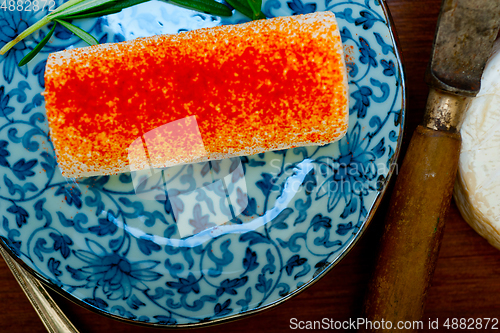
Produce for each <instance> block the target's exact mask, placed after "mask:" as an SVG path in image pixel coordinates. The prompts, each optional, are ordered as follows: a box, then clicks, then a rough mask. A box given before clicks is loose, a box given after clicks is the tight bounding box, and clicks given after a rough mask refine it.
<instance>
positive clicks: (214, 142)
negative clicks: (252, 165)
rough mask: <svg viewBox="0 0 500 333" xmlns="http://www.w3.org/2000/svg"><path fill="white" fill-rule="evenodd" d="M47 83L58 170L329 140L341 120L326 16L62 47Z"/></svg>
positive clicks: (335, 57)
mask: <svg viewBox="0 0 500 333" xmlns="http://www.w3.org/2000/svg"><path fill="white" fill-rule="evenodd" d="M45 83H46V89H45V93H44V96H45V100H46V109H47V117H48V121H49V126H50V135H51V139H52V142H53V144H54V148H55V152H56V155H57V161H58V164H59V167H60V168H61V170H62V174H63V176H65V177H75V178H76V177H86V176H95V175H107V174H116V173H120V172H126V171H134V170H143V169H147V168H151V167H152V168H163V167H168V166H172V165H177V164H185V163H193V162H202V161H209V160H219V159H224V158H229V157H233V156H243V155H252V154H256V153H262V152H265V151H270V150H279V149H287V148H293V147H297V146H304V145H324V144H327V143H330V142H333V141H336V140H338V139H340V138H341V137H342V136H344V134H345V133H346V131H347V126H348V116H349V111H348V100H349V98H348V82H347V71H346V66H345V63H344V54H343V47H342V43H341V38H340V33H339V28H338V26H337V22H336V19H335V15H334V14H333V13H331V12H319V13H313V14H307V15H299V16H293V17H278V18H273V19H269V20H259V21H253V22H249V23H245V24H239V25H228V26H218V27H215V28H208V29H199V30H195V31H190V32H185V33H180V34H174V35H158V36H153V37H147V38H138V39H135V40H132V41H126V42H122V43H116V44H103V45H97V46H91V47H85V48H78V49H72V50H66V51H61V52H57V53H53V54H51V55H50V56H49V59H48V62H47V67H46V71H45Z"/></svg>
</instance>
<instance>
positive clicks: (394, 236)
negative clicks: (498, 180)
mask: <svg viewBox="0 0 500 333" xmlns="http://www.w3.org/2000/svg"><path fill="white" fill-rule="evenodd" d="M460 144H461V140H460V135H459V134H457V133H450V132H445V131H435V130H431V129H428V128H426V127H423V126H419V127H418V128H417V130H416V131H415V133H414V134H413V137H412V139H411V141H410V146H409V148H408V151H407V153H406V156H405V159H404V161H403V165H402V167H401V169H400V170H399V174H398V178H397V181H396V184H395V188H394V191H393V194H392V197H391V204H390V212H389V213H388V215H387V219H386V224H385V230H384V235H383V237H382V239H381V249H380V255H379V258H378V262H377V266H376V268H375V271H374V276H373V278H372V281H371V283H370V286H369V290H368V293H367V297H366V299H365V304H364V318H365V319H367V320H370V321H381V320H382V319H383V320H384V321H386V322H387V321H391V323H392V330H387V331H394V332H396V331H400V330H398V329H397V327H396V325H397V323H398V322H399V321H407V320H409V321H418V320H421V317H422V315H423V309H424V302H425V298H426V294H427V289H428V286H429V284H430V279H431V277H432V274H433V271H434V268H435V263H436V259H437V256H438V252H439V245H440V242H441V238H442V237H441V236H442V231H443V227H444V216H445V213H446V210H447V209H448V206H449V203H450V200H451V194H452V190H453V184H454V181H455V175H456V172H457V165H458V157H459V154H460ZM387 326H388V325H387ZM359 328H360V331H375V329H373V330H370V329H369V328H370V327H369V325H365V326H361V327H359ZM377 331H378V332H380V331H381V330H380V329H378V330H377ZM405 332H406V330H405Z"/></svg>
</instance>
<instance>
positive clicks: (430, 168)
mask: <svg viewBox="0 0 500 333" xmlns="http://www.w3.org/2000/svg"><path fill="white" fill-rule="evenodd" d="M499 26H500V1H498V0H475V1H471V0H443V2H442V5H441V12H440V14H439V18H438V24H437V28H436V34H435V37H434V44H433V48H432V53H431V60H430V62H429V66H428V68H427V72H426V82H427V84H428V85H429V86H430V91H429V97H428V100H427V106H426V113H425V116H424V120H423V123H422V125H420V126H418V127H417V129H416V131H415V132H414V134H413V136H412V139H411V141H410V145H409V147H408V150H407V152H406V155H405V158H404V160H403V164H402V166H401V168H400V172H399V175H398V178H397V181H396V184H395V188H394V190H393V192H392V193H393V194H392V197H391V202H390V206H389V207H390V208H389V213H388V214H387V217H386V221H385V229H384V234H383V236H382V238H381V243H380V250H379V257H378V261H377V264H376V267H375V270H374V273H373V277H372V279H371V281H370V284H369V287H368V291H367V294H366V297H365V302H364V307H363V315H362V317H363V319H365V321H364V322H368V321H370V322H372V323H374V322H378V327H375V326H376V325H361V326H360V327H358V328H359V330H360V331H375V330H376V331H399V330H398V328H397V323H398V322H400V321H409V322H418V321H420V320H421V318H422V315H423V310H424V304H425V298H426V294H427V290H428V286H429V284H430V280H431V277H432V274H433V272H434V268H435V263H436V259H437V256H438V253H439V245H440V241H441V238H442V234H443V227H444V216H445V213H446V211H447V209H448V206H449V203H450V200H451V194H452V189H453V184H454V181H455V175H456V172H457V165H458V157H459V153H460V144H461V139H460V134H459V130H460V125H461V121H462V116H463V113H464V109H465V108H466V106H467V103H468V102H469V100H470V99H471V98H473V97H474V96H475V95H476V94H477V93H478V92H479V89H480V85H481V75H482V72H483V70H484V67H485V65H486V61H487V59H488V57H489V55H490V52H491V49H492V46H493V43H494V41H495V38H496V37H497V34H498V29H499ZM382 320H384V321H385V323H387V325H386V326H385V327H384V328H385V330H384V329H381V328H382V327H381V326H380V323H381V321H382ZM388 322H391V325H392V327H391V328H389V327H388V326H389V324H388ZM360 323H363V321H360ZM376 324H377V323H376ZM376 328H378V329H376ZM413 328H414V329H418V328H420V329H422V327H418V325H413Z"/></svg>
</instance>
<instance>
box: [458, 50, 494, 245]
mask: <svg viewBox="0 0 500 333" xmlns="http://www.w3.org/2000/svg"><path fill="white" fill-rule="evenodd" d="M460 133H461V136H462V148H461V152H460V160H459V166H458V174H457V179H456V182H455V188H454V198H455V201H456V203H457V206H458V208H459V210H460V213H461V214H462V216H463V218H464V219H465V220H466V221H467V223H469V224H470V225H471V227H472V228H474V230H476V231H477V232H478V233H479V234H480V235H481V236H483V237H484V238H486V239H487V240H488V241H489V242H490V244H492V245H493V246H495V247H496V248H498V249H500V43H499V42H497V44H496V45H495V47H494V49H493V53H492V55H491V57H490V59H489V61H488V63H487V64H486V67H485V70H484V72H483V77H482V80H481V90H480V92H479V93H478V95H477V96H476V97H475V98H473V99H472V100H471V102H470V104H469V106H468V107H467V109H466V114H465V119H464V122H463V125H462V128H461V131H460Z"/></svg>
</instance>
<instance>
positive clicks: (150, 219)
mask: <svg viewBox="0 0 500 333" xmlns="http://www.w3.org/2000/svg"><path fill="white" fill-rule="evenodd" d="M56 2H57V4H60V3H61V1H56ZM324 10H330V11H333V12H334V13H335V14H336V16H337V19H338V21H339V26H340V29H341V35H342V42H343V44H344V49H345V51H346V62H347V66H348V69H349V80H350V81H349V83H350V85H349V87H350V109H349V110H350V127H349V131H348V134H347V135H346V137H345V138H343V139H342V140H341V141H339V142H337V143H334V144H330V145H327V146H323V147H301V148H295V149H290V150H283V151H275V152H268V153H265V154H258V155H254V156H248V157H242V158H233V159H228V160H223V161H212V162H210V163H200V164H192V165H184V166H178V167H173V168H168V169H165V170H155V172H153V173H152V174H149V175H147V177H142V178H140V176H141V175H140V174H129V173H127V174H120V175H116V176H105V177H93V178H85V179H79V180H77V181H75V180H72V179H65V178H63V177H62V176H61V173H60V171H59V169H58V167H57V163H56V159H55V154H54V150H53V147H52V145H51V143H50V139H49V136H48V125H47V122H46V117H45V110H44V107H43V105H44V100H43V97H42V95H41V93H42V91H43V89H44V78H43V74H44V67H45V62H46V58H47V54H48V53H49V52H53V51H57V50H61V49H65V48H69V47H74V46H75V45H76V46H83V44H82V42H80V41H78V39H77V38H76V37H75V36H73V35H72V34H71V33H69V32H67V31H66V30H64V29H63V28H60V27H58V28H57V29H56V32H55V37H54V38H53V39H52V41H51V43H49V44H48V45H47V46H46V47H45V48H44V49H43V51H42V52H41V53H40V54H39V55H37V57H35V59H34V60H33V61H32V62H31V63H29V65H28V66H23V67H17V65H16V64H17V62H19V60H20V59H21V58H22V56H23V55H24V54H26V53H27V52H29V50H30V49H32V48H33V47H34V45H35V43H34V41H39V40H41V39H42V38H43V37H44V36H45V34H46V33H47V32H48V29H49V28H50V26H49V27H46V28H44V29H42V30H41V31H40V32H38V33H36V34H35V35H34V36H33V37H31V38H29V39H27V40H26V41H23V42H21V43H19V44H18V45H17V46H16V47H15V48H14V49H12V50H11V51H9V52H8V53H7V54H6V55H5V56H0V78H1V81H0V82H1V83H0V169H1V171H2V176H1V179H0V207H1V213H0V215H1V216H0V219H1V225H0V237H1V239H2V241H3V243H4V244H3V245H5V246H7V247H8V249H9V250H10V253H11V254H12V255H13V256H14V257H15V258H16V259H18V261H20V262H21V263H22V264H23V265H24V267H26V268H28V269H29V270H30V271H31V272H32V273H33V274H35V275H36V276H37V277H38V278H40V279H41V280H42V281H44V282H46V283H47V284H48V285H49V286H51V287H53V288H54V289H56V290H57V291H59V292H61V293H63V294H64V295H66V296H69V297H70V298H71V299H73V300H75V301H76V302H78V303H79V304H81V305H84V306H87V307H90V308H92V309H94V310H96V311H98V312H100V313H102V314H106V315H110V316H112V317H116V318H120V319H124V320H130V321H133V322H136V323H143V324H149V325H160V326H182V327H185V326H193V325H202V324H205V323H211V322H215V321H220V320H225V319H230V318H234V317H237V316H241V315H245V314H250V313H252V312H255V311H256V310H260V309H263V308H268V307H271V306H273V305H275V304H279V303H280V302H282V301H284V300H286V299H288V298H290V297H291V296H293V295H295V294H297V293H298V292H300V291H302V290H304V289H305V288H306V287H307V286H308V285H310V284H311V283H313V282H314V281H315V280H317V279H319V278H320V277H321V276H323V275H324V274H325V273H326V272H327V271H329V270H330V269H331V268H332V267H333V266H334V265H335V264H336V263H337V262H338V261H339V260H340V259H341V258H342V257H343V256H344V255H345V254H346V253H347V251H348V250H349V249H350V248H351V247H352V246H353V245H354V243H355V241H356V240H357V239H358V238H359V237H360V234H361V233H362V231H364V230H365V229H366V227H367V224H368V222H369V220H370V218H371V216H372V215H373V212H374V210H375V209H376V207H377V205H378V203H379V202H380V199H381V195H382V193H383V191H384V189H385V186H386V184H387V179H388V178H389V177H390V175H391V174H392V172H393V169H394V165H393V160H394V159H395V157H396V156H397V153H398V152H399V145H400V141H401V136H402V126H403V119H404V105H405V103H404V81H403V75H402V68H401V63H400V61H399V55H398V51H397V48H396V46H395V43H394V39H393V37H392V32H391V29H392V28H391V27H390V25H389V23H388V19H387V14H386V8H385V3H381V2H379V1H378V0H350V1H342V0H325V1H323V0H319V1H308V0H268V1H265V2H264V6H263V12H264V13H265V15H266V16H267V17H273V16H280V15H296V14H305V13H310V12H313V11H324ZM42 14H43V13H42V12H41V11H39V12H36V13H34V12H17V11H12V12H11V11H8V10H2V11H0V41H1V43H2V44H3V43H4V42H6V41H8V40H10V39H11V38H13V37H14V36H15V35H16V34H17V33H18V32H19V31H20V30H22V29H24V28H25V27H26V26H27V23H26V22H28V23H30V24H31V23H33V22H34V21H35V20H36V19H37V18H39V17H40V15H42ZM242 21H245V18H244V17H242V16H241V15H239V14H238V15H235V16H233V17H232V18H231V19H230V20H228V19H222V20H221V19H220V18H216V17H212V16H210V15H206V14H200V13H195V12H192V11H189V10H184V9H180V8H177V7H174V6H171V5H169V4H166V3H163V2H156V1H152V2H148V3H146V4H142V5H139V6H136V7H133V8H130V9H127V10H125V11H123V12H121V13H118V14H114V15H111V16H107V17H104V18H100V19H96V20H86V21H76V22H74V23H75V24H77V25H79V26H81V27H82V28H84V29H85V30H87V31H89V32H91V33H93V34H94V35H95V36H97V38H98V40H99V41H100V42H101V43H104V42H119V41H123V40H125V39H131V38H135V37H139V36H147V35H152V34H158V33H177V32H182V31H186V30H191V29H196V28H201V27H209V26H214V25H219V24H231V23H239V22H242ZM139 178H140V179H139Z"/></svg>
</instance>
